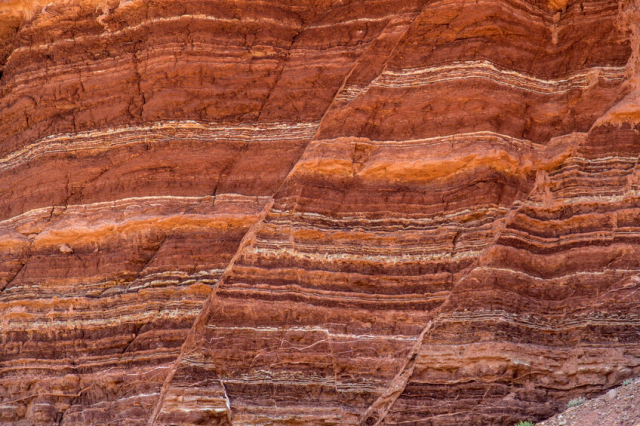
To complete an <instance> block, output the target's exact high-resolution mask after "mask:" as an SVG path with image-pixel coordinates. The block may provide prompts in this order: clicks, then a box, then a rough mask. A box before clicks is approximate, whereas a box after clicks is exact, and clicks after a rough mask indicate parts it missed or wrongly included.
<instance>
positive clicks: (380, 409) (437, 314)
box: [359, 141, 584, 426]
mask: <svg viewBox="0 0 640 426" xmlns="http://www.w3.org/2000/svg"><path fill="white" fill-rule="evenodd" d="M583 142H584V141H581V142H580V144H582V143H583ZM576 149H577V148H576ZM574 155H575V151H574V152H573V153H572V154H571V156H570V157H569V158H571V157H573V156H574ZM569 158H567V159H565V161H567V160H568V159H569ZM543 184H544V181H543V180H538V179H536V181H535V184H534V185H533V187H532V188H531V190H530V191H529V193H528V194H527V195H526V196H525V197H522V199H521V200H522V201H520V200H515V201H514V202H513V203H512V204H511V209H510V211H509V213H508V214H507V215H506V216H505V217H504V219H503V220H502V223H501V224H500V225H499V227H498V230H497V231H496V234H495V236H494V238H493V241H492V242H491V243H489V244H487V246H486V247H485V248H484V249H483V250H482V253H480V255H478V257H477V258H476V259H475V260H474V262H473V264H472V265H471V266H469V268H468V269H467V271H466V272H465V274H464V275H463V276H462V277H460V278H459V279H458V280H457V281H456V282H455V283H454V285H453V287H452V288H451V291H450V292H449V295H448V296H447V298H446V299H445V300H444V302H442V304H440V306H438V307H437V308H436V309H434V310H433V314H432V317H431V320H429V322H428V323H427V324H426V325H425V327H424V329H423V330H422V332H421V333H420V335H419V337H418V339H417V341H416V344H415V345H414V346H413V348H412V349H411V351H410V352H409V354H408V356H407V360H406V362H405V364H404V366H403V367H402V369H401V370H400V371H399V372H398V374H397V375H396V377H395V378H394V379H393V380H392V381H391V383H390V385H389V386H387V388H386V389H385V391H384V392H383V393H382V395H380V396H379V397H378V399H377V400H376V401H375V402H374V403H373V404H371V406H370V407H369V408H368V409H367V411H366V412H365V414H364V415H363V416H362V419H361V420H360V423H359V425H360V426H372V425H375V426H378V425H380V424H382V422H383V421H384V419H385V418H386V416H387V414H388V413H389V411H390V410H391V407H393V404H394V403H395V402H396V400H397V399H398V398H399V397H400V395H401V394H402V393H403V392H404V390H405V388H406V386H407V384H408V383H409V380H410V378H411V376H412V375H413V371H414V369H415V364H416V361H417V359H418V354H419V351H420V348H421V347H422V344H423V342H424V340H425V339H426V337H427V336H428V335H429V334H430V333H431V331H432V330H433V328H434V326H435V325H436V324H437V323H438V321H439V320H440V319H441V318H442V316H443V313H442V308H443V307H444V306H445V305H447V303H448V302H449V301H450V300H451V296H452V295H453V294H454V292H455V289H456V287H458V286H459V285H460V283H462V282H464V281H465V280H466V279H467V277H468V276H469V275H470V274H471V273H472V272H473V271H474V270H475V269H476V268H477V267H478V266H479V265H480V264H481V263H482V261H483V260H484V258H485V257H486V256H487V254H488V252H489V250H491V249H492V248H493V247H495V246H496V244H497V243H498V241H499V240H500V238H501V237H502V235H503V233H504V230H505V229H507V227H508V226H509V225H510V224H511V223H513V221H514V219H515V217H516V216H517V215H518V213H519V212H520V211H521V209H522V208H523V207H524V206H525V205H526V201H527V200H528V199H529V198H530V197H531V196H532V195H533V194H535V193H536V191H538V189H539V188H540V186H541V185H543ZM517 204H519V205H517Z"/></svg>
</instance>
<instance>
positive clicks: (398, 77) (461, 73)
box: [371, 61, 626, 95]
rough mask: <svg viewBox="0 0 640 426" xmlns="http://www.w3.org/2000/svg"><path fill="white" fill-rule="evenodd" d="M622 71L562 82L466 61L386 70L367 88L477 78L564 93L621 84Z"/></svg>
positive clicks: (594, 71) (593, 72) (598, 71)
mask: <svg viewBox="0 0 640 426" xmlns="http://www.w3.org/2000/svg"><path fill="white" fill-rule="evenodd" d="M625 70H626V68H625V67H594V68H590V69H589V70H587V71H583V72H579V73H576V74H573V75H572V76H569V77H567V78H564V79H541V78H537V77H534V76H531V75H527V74H523V73H519V72H516V71H511V70H505V69H500V68H498V67H497V66H496V65H494V64H493V63H491V62H489V61H467V62H457V63H453V64H450V65H441V66H436V67H428V68H413V69H404V70H398V71H392V70H386V71H384V72H383V73H382V74H381V75H380V76H379V77H377V78H376V79H375V80H374V81H373V82H372V83H371V86H372V87H385V88H407V87H420V86H425V85H428V84H434V83H441V82H446V81H455V80H466V79H473V78H480V79H486V80H490V81H493V82H495V83H497V84H501V85H506V86H510V87H513V88H516V89H520V90H525V91H529V92H534V93H539V94H545V95H550V94H563V93H567V92H568V91H570V90H573V89H585V88H588V87H590V86H592V85H593V84H594V83H595V82H596V81H598V80H604V81H612V82H621V81H623V80H624V78H625Z"/></svg>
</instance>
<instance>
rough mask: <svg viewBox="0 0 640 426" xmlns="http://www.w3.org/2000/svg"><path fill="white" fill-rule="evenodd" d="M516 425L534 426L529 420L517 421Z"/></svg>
mask: <svg viewBox="0 0 640 426" xmlns="http://www.w3.org/2000/svg"><path fill="white" fill-rule="evenodd" d="M516 426H534V425H533V422H530V421H529V420H527V421H526V422H525V421H521V422H518V424H517V425H516Z"/></svg>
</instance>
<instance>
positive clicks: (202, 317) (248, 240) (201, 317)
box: [147, 18, 415, 426]
mask: <svg viewBox="0 0 640 426" xmlns="http://www.w3.org/2000/svg"><path fill="white" fill-rule="evenodd" d="M414 19H415V18H414ZM390 22H391V20H390ZM411 22H412V23H413V21H411ZM388 25H389V23H388V24H387V26H388ZM386 28H387V27H386V26H385V29H386ZM303 30H304V29H301V31H300V33H301V32H302V31H303ZM383 31H384V29H383V30H382V31H381V32H380V34H379V35H378V37H379V36H380V35H381V34H383ZM405 31H406V30H405ZM375 40H377V39H374V40H372V41H371V42H370V43H369V45H368V46H367V48H366V49H364V50H363V52H362V53H361V54H360V56H359V57H358V59H357V60H356V61H354V64H353V66H352V67H351V69H350V71H349V73H348V74H347V75H346V76H345V77H344V79H343V81H342V84H341V85H340V88H339V89H338V90H337V91H336V93H335V95H334V97H333V99H332V100H331V102H330V103H329V105H328V106H327V108H326V110H325V111H324V113H323V115H322V117H321V119H320V120H319V122H318V125H317V128H316V132H315V134H314V136H313V137H312V138H311V139H310V140H309V142H308V143H307V146H306V147H305V149H304V150H303V152H302V153H301V154H300V156H299V157H298V160H297V161H296V163H295V164H294V165H293V166H292V167H291V170H289V173H288V174H287V176H286V177H285V178H284V179H283V180H282V182H281V183H280V185H279V186H278V188H277V189H276V190H275V191H274V193H273V195H272V196H271V199H270V200H269V202H268V203H267V204H266V205H265V206H264V208H263V209H262V211H261V212H260V214H259V215H258V218H257V220H256V221H255V222H254V223H253V224H252V225H251V227H250V228H249V230H248V231H247V232H246V233H245V235H244V237H243V238H242V240H241V241H240V245H239V246H238V249H237V250H236V253H235V254H234V255H233V257H232V258H231V260H230V262H229V264H228V265H227V267H226V268H225V271H224V273H223V274H222V275H221V276H220V279H218V282H217V283H216V284H215V286H214V288H213V291H212V292H211V294H210V295H209V297H208V298H207V299H206V300H205V302H204V304H203V308H202V310H201V311H200V313H199V314H198V316H197V317H196V319H195V321H194V323H193V325H192V326H191V329H190V330H189V334H188V335H187V338H186V339H185V341H184V343H183V344H182V347H181V350H180V354H179V355H178V357H177V358H176V359H175V360H174V361H173V363H172V364H171V366H170V367H169V372H168V373H167V376H166V378H165V381H164V383H163V385H162V388H161V391H160V396H159V397H158V402H157V404H156V406H155V408H154V410H153V412H152V413H151V416H150V417H149V421H148V422H147V424H148V425H149V426H152V425H154V424H155V423H156V420H157V418H158V415H159V414H160V410H161V409H162V405H163V402H164V398H165V396H166V394H167V392H168V390H169V387H170V386H171V382H172V381H173V377H174V376H175V374H176V372H177V370H178V367H179V366H180V364H181V362H182V359H183V358H184V356H185V353H186V351H187V348H188V347H189V346H190V344H191V343H193V342H194V340H195V338H196V335H197V330H198V328H199V326H200V325H202V324H203V323H204V321H206V318H207V317H208V314H209V312H210V309H211V306H212V303H211V302H212V300H213V298H214V297H215V296H216V293H217V290H218V288H219V287H220V284H221V283H223V282H224V281H225V280H226V279H227V278H228V277H229V275H230V274H231V271H232V270H233V266H234V265H235V263H236V262H237V261H238V259H240V257H241V256H242V254H243V253H244V251H245V249H247V248H250V247H252V246H253V244H254V243H255V237H256V235H257V233H258V231H259V230H260V228H261V227H262V224H263V223H264V221H265V219H266V218H267V216H268V214H269V212H270V211H271V209H272V208H273V205H274V204H275V198H276V195H277V194H279V193H280V191H281V189H282V188H283V187H284V186H285V184H286V183H287V182H288V181H289V180H290V179H291V176H292V175H293V172H294V170H295V169H296V164H297V163H298V161H299V160H300V158H303V157H304V154H305V153H306V152H307V149H308V147H309V146H310V145H311V142H312V141H314V140H316V139H317V138H318V135H319V131H320V128H321V125H322V122H323V120H324V119H325V117H326V115H327V112H328V111H329V109H330V108H331V106H332V105H333V104H334V103H335V100H336V98H337V97H338V95H339V94H340V93H341V92H342V91H343V90H344V87H345V85H346V83H347V80H348V79H349V77H350V76H351V75H352V73H353V70H354V69H355V68H356V67H357V66H358V64H359V63H360V59H361V58H362V56H363V55H364V54H365V53H366V52H367V51H368V49H369V48H370V47H371V46H372V45H373V43H374V42H375ZM292 45H293V44H292ZM396 46H397V44H396ZM394 51H395V48H394V49H392V53H393V52H394ZM387 61H388V59H387ZM385 64H386V62H385ZM227 410H228V411H229V412H228V413H227V416H228V419H232V418H233V416H232V413H231V412H230V410H231V407H230V406H228V407H227Z"/></svg>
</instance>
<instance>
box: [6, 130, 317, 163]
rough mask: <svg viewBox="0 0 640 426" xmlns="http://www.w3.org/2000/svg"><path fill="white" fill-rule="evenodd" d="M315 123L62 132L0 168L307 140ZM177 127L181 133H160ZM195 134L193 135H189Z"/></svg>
mask: <svg viewBox="0 0 640 426" xmlns="http://www.w3.org/2000/svg"><path fill="white" fill-rule="evenodd" d="M316 128H317V123H297V124H287V123H268V124H239V125H234V126H222V125H211V124H204V123H199V122H196V121H161V122H156V123H154V124H151V125H147V126H123V127H119V128H112V129H107V130H93V131H85V132H79V133H65V134H58V135H51V136H47V137H45V138H43V139H40V140H38V141H36V142H34V143H32V144H30V145H27V146H26V147H24V148H22V149H20V150H19V151H15V152H12V153H11V154H9V155H7V156H6V157H4V158H2V159H0V171H2V170H6V169H9V168H12V167H15V166H17V165H18V164H20V163H23V162H25V160H32V159H34V158H37V157H40V156H43V155H46V154H51V153H61V152H62V153H63V152H78V151H84V150H95V149H104V150H108V149H110V148H112V147H115V146H124V145H130V144H135V143H154V142H164V141H168V140H174V139H181V138H182V139H189V140H209V141H241V142H251V141H267V142H268V141H281V140H304V139H311V138H312V137H313V135H314V134H315V131H316ZM166 130H172V131H175V130H178V131H182V132H184V133H183V134H175V133H173V134H170V133H164V134H163V133H162V131H166ZM191 132H193V133H196V134H192V133H191Z"/></svg>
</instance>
